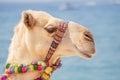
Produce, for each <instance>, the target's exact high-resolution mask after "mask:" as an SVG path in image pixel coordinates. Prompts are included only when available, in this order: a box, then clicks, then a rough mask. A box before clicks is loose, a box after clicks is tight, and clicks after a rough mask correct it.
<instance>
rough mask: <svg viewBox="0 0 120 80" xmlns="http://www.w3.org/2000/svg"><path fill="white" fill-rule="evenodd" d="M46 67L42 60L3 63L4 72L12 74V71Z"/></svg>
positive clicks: (39, 69)
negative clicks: (23, 62)
mask: <svg viewBox="0 0 120 80" xmlns="http://www.w3.org/2000/svg"><path fill="white" fill-rule="evenodd" d="M45 67H46V63H45V62H44V61H34V62H31V63H27V64H10V63H7V64H6V65H5V73H6V74H13V73H26V72H28V71H34V70H38V71H41V70H44V69H45Z"/></svg>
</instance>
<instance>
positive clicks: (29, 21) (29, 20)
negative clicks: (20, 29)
mask: <svg viewBox="0 0 120 80" xmlns="http://www.w3.org/2000/svg"><path fill="white" fill-rule="evenodd" d="M23 22H24V24H25V26H27V27H28V28H33V27H34V26H35V23H36V21H35V19H34V18H33V16H32V14H31V13H29V12H23Z"/></svg>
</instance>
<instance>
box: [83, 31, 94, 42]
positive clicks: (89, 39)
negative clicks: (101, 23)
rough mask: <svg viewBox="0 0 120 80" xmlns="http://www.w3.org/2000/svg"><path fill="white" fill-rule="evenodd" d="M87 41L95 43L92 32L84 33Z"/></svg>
mask: <svg viewBox="0 0 120 80" xmlns="http://www.w3.org/2000/svg"><path fill="white" fill-rule="evenodd" d="M84 36H85V39H86V40H88V41H91V42H94V39H93V36H92V34H91V33H90V32H88V31H86V32H84Z"/></svg>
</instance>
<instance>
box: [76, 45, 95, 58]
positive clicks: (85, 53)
mask: <svg viewBox="0 0 120 80" xmlns="http://www.w3.org/2000/svg"><path fill="white" fill-rule="evenodd" d="M74 47H75V48H76V50H77V51H78V53H79V56H80V57H83V58H85V59H90V58H92V57H93V56H94V53H95V49H93V50H91V51H89V50H88V51H87V50H81V49H79V48H78V47H77V46H76V45H74Z"/></svg>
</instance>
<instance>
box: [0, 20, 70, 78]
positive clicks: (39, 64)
mask: <svg viewBox="0 0 120 80" xmlns="http://www.w3.org/2000/svg"><path fill="white" fill-rule="evenodd" d="M67 27H68V22H65V21H62V22H61V23H60V25H59V27H58V29H57V32H56V34H55V35H54V39H53V41H52V43H51V46H50V48H49V50H48V53H47V55H46V58H45V60H44V61H33V62H29V63H26V64H10V63H7V64H6V65H5V73H6V74H16V73H26V72H31V71H35V70H36V71H43V73H42V74H41V76H40V77H38V78H36V79H34V80H50V76H51V74H52V73H53V72H54V71H55V70H56V69H58V68H60V67H61V60H60V58H58V59H57V60H56V62H55V64H52V65H51V66H50V65H49V60H50V59H51V57H52V55H53V53H54V52H55V51H56V49H57V47H58V45H59V44H60V42H61V41H62V38H63V36H64V33H65V32H66V29H67ZM0 80H9V79H8V77H7V76H6V75H2V76H1V77H0Z"/></svg>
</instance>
